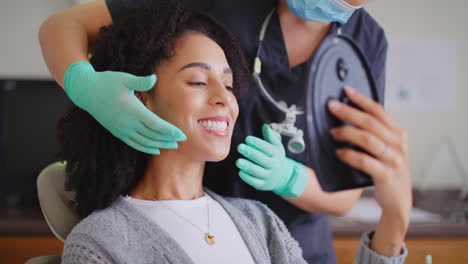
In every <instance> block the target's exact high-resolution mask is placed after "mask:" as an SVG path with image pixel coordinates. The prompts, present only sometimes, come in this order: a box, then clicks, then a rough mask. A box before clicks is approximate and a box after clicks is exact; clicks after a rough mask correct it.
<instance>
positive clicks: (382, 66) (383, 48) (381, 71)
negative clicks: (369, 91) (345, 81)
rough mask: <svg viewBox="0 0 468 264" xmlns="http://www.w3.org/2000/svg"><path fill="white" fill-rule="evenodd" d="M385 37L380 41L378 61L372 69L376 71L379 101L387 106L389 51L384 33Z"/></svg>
mask: <svg viewBox="0 0 468 264" xmlns="http://www.w3.org/2000/svg"><path fill="white" fill-rule="evenodd" d="M382 34H383V37H382V39H381V41H380V45H379V49H378V51H377V59H376V60H375V63H374V65H372V66H371V67H372V68H373V69H374V75H375V76H374V77H375V85H376V86H377V90H378V92H379V95H378V96H379V99H380V102H381V104H382V105H385V73H386V69H387V67H386V63H387V50H388V41H387V38H386V37H385V34H384V33H383V31H382Z"/></svg>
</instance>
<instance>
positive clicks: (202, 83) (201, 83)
mask: <svg viewBox="0 0 468 264" xmlns="http://www.w3.org/2000/svg"><path fill="white" fill-rule="evenodd" d="M188 84H189V85H194V86H206V83H204V82H189V83H188Z"/></svg>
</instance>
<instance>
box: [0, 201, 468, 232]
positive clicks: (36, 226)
mask: <svg viewBox="0 0 468 264" xmlns="http://www.w3.org/2000/svg"><path fill="white" fill-rule="evenodd" d="M330 225H331V228H332V230H333V235H334V236H335V237H360V236H361V234H362V233H363V232H365V231H368V230H372V229H374V228H375V226H376V225H375V224H363V223H359V222H355V221H350V220H347V219H344V218H338V217H330ZM52 235H53V234H52V232H51V231H50V229H49V227H48V226H47V223H46V221H45V219H44V217H43V216H42V212H41V210H40V209H39V208H32V209H0V236H52ZM407 237H441V238H442V237H459V238H468V222H467V221H465V222H462V223H454V222H448V221H441V222H438V223H427V224H423V223H415V224H410V227H409V230H408V236H407Z"/></svg>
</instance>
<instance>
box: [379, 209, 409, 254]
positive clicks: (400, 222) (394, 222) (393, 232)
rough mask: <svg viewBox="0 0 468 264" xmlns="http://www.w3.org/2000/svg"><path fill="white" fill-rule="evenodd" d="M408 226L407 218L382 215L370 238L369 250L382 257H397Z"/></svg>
mask: <svg viewBox="0 0 468 264" xmlns="http://www.w3.org/2000/svg"><path fill="white" fill-rule="evenodd" d="M408 224H409V219H408V217H405V216H401V217H399V216H397V215H386V214H385V213H383V214H382V216H381V218H380V222H379V224H378V226H377V229H376V230H375V233H374V236H373V237H372V241H371V249H372V250H373V251H375V252H377V253H378V254H380V255H382V256H399V255H400V253H401V249H402V246H403V241H404V239H405V235H406V231H407V230H408Z"/></svg>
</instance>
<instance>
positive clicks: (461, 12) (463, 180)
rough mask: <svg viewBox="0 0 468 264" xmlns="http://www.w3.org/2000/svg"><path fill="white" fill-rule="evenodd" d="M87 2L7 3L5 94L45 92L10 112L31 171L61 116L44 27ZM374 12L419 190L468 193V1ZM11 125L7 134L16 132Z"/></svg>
mask: <svg viewBox="0 0 468 264" xmlns="http://www.w3.org/2000/svg"><path fill="white" fill-rule="evenodd" d="M80 2H85V1H78V0H76V1H73V0H39V1H30V0H16V1H8V0H1V1H0V32H1V36H2V37H1V41H0V80H3V81H2V82H1V83H0V84H2V86H3V87H2V89H3V91H7V90H9V89H10V90H11V89H14V88H12V87H15V85H16V84H15V82H11V81H12V80H13V81H18V80H19V81H24V82H19V83H20V84H21V85H23V86H24V85H26V86H31V84H32V82H29V81H38V84H37V87H32V88H31V87H29V89H30V90H34V94H35V97H33V98H32V99H30V100H29V101H28V100H24V101H23V100H20V99H21V97H20V99H19V100H18V102H20V103H23V104H25V105H23V106H24V107H26V104H33V106H31V105H29V106H28V107H32V108H33V109H35V111H30V113H29V114H27V115H24V114H19V113H17V112H15V111H11V110H10V109H6V108H7V107H6V105H7V104H8V102H7V103H5V102H4V106H3V110H4V113H3V114H2V116H3V117H4V119H8V120H10V121H9V122H10V123H7V124H10V125H11V124H13V123H14V124H18V123H23V124H25V125H24V127H25V128H27V130H28V131H27V133H29V136H26V137H28V138H24V140H19V141H18V142H22V144H23V145H21V144H20V145H17V146H16V147H17V148H16V154H15V155H18V156H19V157H21V159H22V160H21V162H22V163H23V165H24V166H27V164H28V162H30V159H31V157H30V156H29V155H30V154H31V155H34V153H36V152H37V149H38V148H40V147H41V146H42V145H41V144H42V143H41V142H40V141H41V140H39V139H34V135H33V134H34V133H39V134H40V133H41V132H40V130H41V127H40V126H39V127H38V126H36V125H30V126H29V127H28V126H27V124H34V122H36V121H37V116H39V115H41V112H43V113H47V114H48V115H49V114H50V115H51V114H52V112H54V111H56V110H54V109H55V108H54V107H56V106H55V105H53V103H50V101H47V99H45V98H46V97H47V96H48V95H47V93H48V92H50V91H49V90H47V91H48V92H46V88H41V87H42V86H44V84H43V83H42V82H41V81H51V80H52V79H51V77H50V75H49V73H48V71H47V68H46V66H45V63H44V62H43V59H42V56H41V53H40V48H39V43H38V39H37V32H38V28H39V26H40V24H41V22H42V21H44V19H45V18H46V17H47V16H49V15H51V14H53V13H55V12H57V11H59V10H63V9H65V8H67V7H70V6H72V5H74V4H77V3H80ZM366 9H367V10H368V11H369V12H370V13H371V14H372V15H373V16H374V17H375V18H376V19H377V20H378V21H379V23H380V24H381V25H382V26H383V27H384V29H385V30H386V33H387V36H388V39H389V44H390V49H389V54H388V61H387V91H386V93H387V95H386V109H387V110H388V111H389V112H390V113H391V114H392V115H393V116H394V117H395V119H396V120H397V121H398V122H399V123H400V124H401V125H402V127H404V128H405V129H406V130H407V132H408V135H409V147H410V159H411V171H412V178H413V182H414V187H415V188H418V189H448V188H455V189H462V190H465V191H468V139H467V136H468V122H467V121H468V104H467V103H466V102H467V101H468V49H467V48H466V47H468V30H466V25H468V17H467V16H466V11H468V1H466V0H448V1H439V0H411V1H407V0H392V1H385V0H369V1H368V3H367V5H366ZM46 83H48V84H50V83H51V82H46ZM16 86H17V85H16ZM18 87H19V86H18ZM41 89H44V90H43V92H41V91H42V90H41ZM57 90H58V91H60V90H59V88H58V87H54V88H53V89H52V90H51V91H52V92H53V91H55V93H57ZM41 94H42V95H41ZM41 96H42V97H41ZM51 96H52V95H51ZM53 96H57V95H53ZM60 96H61V95H58V97H57V98H59V97H60ZM5 98H7V97H6V96H5V95H4V101H5V100H6V99H5ZM16 98H17V97H16ZM34 98H36V99H35V100H34ZM41 98H42V99H41ZM60 98H62V97H60ZM0 99H1V97H0ZM41 100H43V101H41ZM15 104H16V103H15ZM0 106H1V104H0ZM23 106H21V105H16V106H15V107H16V108H15V109H17V108H22V107H23ZM0 121H1V118H0ZM5 126H6V125H5V123H4V125H3V128H2V127H1V126H0V128H2V129H8V128H7V127H5ZM31 138H32V139H31ZM2 140H3V141H4V142H3V143H5V141H6V140H7V139H5V137H4V138H3V139H2ZM0 157H1V155H0ZM46 165H47V164H43V166H44V167H45V166H46ZM1 174H2V172H1V171H0V178H1ZM8 188H9V187H8V186H5V185H4V187H3V189H1V190H0V191H3V192H7V191H8ZM13 200H14V199H13Z"/></svg>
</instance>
